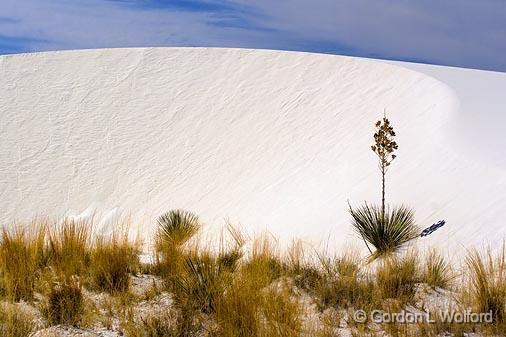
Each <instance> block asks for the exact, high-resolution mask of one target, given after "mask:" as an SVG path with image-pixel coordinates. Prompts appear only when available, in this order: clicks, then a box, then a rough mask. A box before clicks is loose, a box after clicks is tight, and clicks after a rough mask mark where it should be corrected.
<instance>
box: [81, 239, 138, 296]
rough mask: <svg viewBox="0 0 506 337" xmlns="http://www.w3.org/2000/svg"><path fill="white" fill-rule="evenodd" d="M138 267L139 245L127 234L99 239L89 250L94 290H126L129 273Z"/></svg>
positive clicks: (112, 291) (114, 291) (111, 291)
mask: <svg viewBox="0 0 506 337" xmlns="http://www.w3.org/2000/svg"><path fill="white" fill-rule="evenodd" d="M138 267H139V245H138V243H136V242H131V241H130V240H129V239H128V234H127V233H126V232H125V233H124V234H116V233H113V235H112V236H111V237H109V238H107V239H106V238H104V237H100V238H98V239H97V240H96V242H95V245H94V246H93V249H92V250H91V260H90V267H89V273H90V277H91V281H92V284H93V286H94V287H95V288H97V289H98V290H102V291H107V292H109V293H112V294H114V293H117V292H125V291H127V290H128V287H129V282H130V273H133V272H135V271H136V270H137V269H138Z"/></svg>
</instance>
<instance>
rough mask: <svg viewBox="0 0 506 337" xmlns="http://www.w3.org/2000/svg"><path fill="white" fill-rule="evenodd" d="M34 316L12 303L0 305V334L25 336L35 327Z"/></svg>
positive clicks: (7, 336)
mask: <svg viewBox="0 0 506 337" xmlns="http://www.w3.org/2000/svg"><path fill="white" fill-rule="evenodd" d="M33 321H34V318H33V317H32V316H31V315H29V314H27V313H25V312H23V311H22V310H19V308H17V307H16V306H14V305H1V306H0V336H6V337H26V336H29V335H30V334H31V333H32V332H33V331H34V330H35V328H36V326H35V324H34V322H33Z"/></svg>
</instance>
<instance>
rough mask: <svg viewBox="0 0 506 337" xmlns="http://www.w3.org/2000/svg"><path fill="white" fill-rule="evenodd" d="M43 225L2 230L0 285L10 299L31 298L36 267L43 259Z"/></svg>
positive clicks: (35, 278) (36, 272) (42, 262)
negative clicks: (30, 228) (32, 227)
mask: <svg viewBox="0 0 506 337" xmlns="http://www.w3.org/2000/svg"><path fill="white" fill-rule="evenodd" d="M44 246H45V227H43V226H40V227H36V228H34V229H32V231H29V230H27V229H24V228H22V227H15V228H14V229H13V230H11V231H9V230H7V229H5V228H4V229H3V230H2V239H1V241H0V289H1V290H2V293H4V294H5V295H6V296H7V298H9V299H10V300H13V301H19V300H31V299H32V297H33V292H34V289H35V286H36V281H37V277H38V275H39V272H40V270H39V269H40V268H41V267H43V265H44V264H45V263H46V258H45V253H44Z"/></svg>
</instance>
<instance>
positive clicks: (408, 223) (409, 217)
mask: <svg viewBox="0 0 506 337" xmlns="http://www.w3.org/2000/svg"><path fill="white" fill-rule="evenodd" d="M350 214H351V216H352V225H353V227H354V228H355V230H356V232H357V233H358V234H359V235H360V236H361V237H362V238H363V240H364V241H365V242H366V245H367V247H368V248H369V244H370V245H372V246H373V247H374V248H375V249H376V251H375V252H372V251H371V250H370V249H369V251H370V252H371V254H372V255H371V257H372V258H373V259H374V258H377V257H380V256H384V255H387V254H389V253H392V252H395V251H397V250H398V249H399V248H401V247H402V246H404V245H405V244H406V243H408V242H409V241H411V240H413V239H414V238H416V237H418V236H419V233H420V230H419V228H418V226H417V225H416V223H415V217H414V212H413V211H412V210H411V209H410V208H408V207H406V206H398V207H394V208H392V209H391V210H390V209H387V210H386V212H385V213H383V210H382V209H381V208H380V207H378V206H375V205H371V206H370V205H368V204H367V203H366V204H365V205H364V206H362V207H358V208H356V209H353V208H352V207H351V206H350Z"/></svg>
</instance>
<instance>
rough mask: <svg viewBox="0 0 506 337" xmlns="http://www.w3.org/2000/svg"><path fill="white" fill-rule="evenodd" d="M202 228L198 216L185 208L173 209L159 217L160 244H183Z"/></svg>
mask: <svg viewBox="0 0 506 337" xmlns="http://www.w3.org/2000/svg"><path fill="white" fill-rule="evenodd" d="M199 229H200V222H199V218H198V216H196V215H195V214H193V213H192V212H188V211H185V210H180V209H176V210H172V211H169V212H167V213H165V214H162V215H161V216H160V217H159V218H158V240H159V243H160V244H171V245H181V244H183V243H184V242H186V241H188V240H189V239H190V238H191V237H192V236H194V235H195V234H196V233H197V232H198V230H199Z"/></svg>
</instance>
